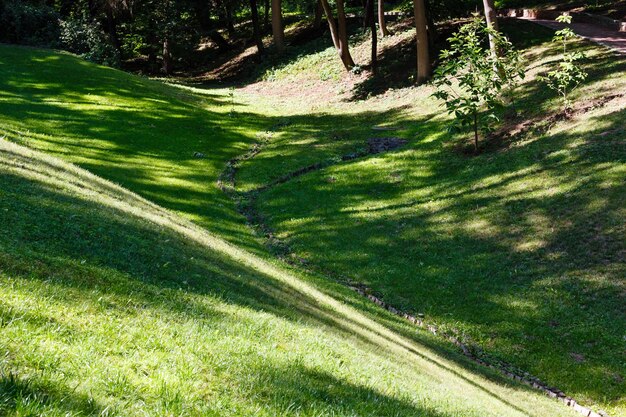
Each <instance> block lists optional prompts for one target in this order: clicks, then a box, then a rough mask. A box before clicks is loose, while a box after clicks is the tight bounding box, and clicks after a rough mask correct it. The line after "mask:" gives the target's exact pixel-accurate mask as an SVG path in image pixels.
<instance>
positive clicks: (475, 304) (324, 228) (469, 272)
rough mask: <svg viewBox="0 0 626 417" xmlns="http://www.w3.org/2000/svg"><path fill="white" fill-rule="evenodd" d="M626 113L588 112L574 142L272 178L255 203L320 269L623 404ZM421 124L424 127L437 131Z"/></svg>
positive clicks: (412, 157) (418, 151) (425, 147)
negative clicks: (273, 183) (621, 167)
mask: <svg viewBox="0 0 626 417" xmlns="http://www.w3.org/2000/svg"><path fill="white" fill-rule="evenodd" d="M624 117H626V113H625V112H624V111H623V110H621V111H616V112H614V113H612V114H610V115H609V116H603V117H602V118H600V119H595V118H591V119H590V120H589V121H588V123H589V126H595V127H592V128H591V129H589V130H588V131H587V132H586V133H585V136H583V137H584V140H583V141H582V143H578V142H575V141H574V138H580V137H581V136H580V134H570V133H568V132H561V133H556V134H552V135H549V136H547V137H544V138H542V139H539V140H536V141H534V142H531V143H529V144H526V145H523V146H518V147H517V148H513V149H510V150H508V151H507V152H505V153H499V154H485V155H483V156H480V157H476V158H472V159H469V158H465V157H462V156H458V155H457V156H455V155H450V154H448V153H447V152H445V151H444V152H442V150H441V148H440V143H439V142H438V141H433V142H413V143H412V144H411V147H412V148H413V149H414V150H415V151H414V152H412V151H399V152H397V153H396V154H393V155H392V154H389V155H387V156H383V157H378V156H376V157H372V159H376V158H382V161H381V162H382V163H378V164H376V165H371V166H368V165H367V164H366V163H365V161H363V163H359V162H358V161H357V162H355V163H351V164H346V165H345V166H343V168H339V169H337V168H333V169H332V170H331V171H332V172H326V171H321V172H318V173H315V174H308V175H306V176H303V177H300V178H299V179H298V180H297V181H296V182H294V183H292V184H290V183H286V184H283V185H280V186H277V187H276V188H274V189H272V190H270V191H268V192H267V194H264V195H262V196H261V198H260V200H259V208H260V210H261V212H262V213H263V214H264V215H266V216H267V218H268V219H269V223H270V225H271V226H272V227H273V228H274V229H275V230H276V231H277V232H279V233H281V235H283V236H287V244H289V245H290V246H291V247H292V248H294V250H295V252H296V253H297V254H298V255H299V256H303V257H304V258H305V259H307V260H309V261H310V262H311V263H312V264H313V265H316V266H320V267H322V268H323V269H324V271H333V272H334V273H335V275H336V276H338V277H342V278H343V277H346V278H350V279H352V280H356V281H359V282H362V283H364V284H366V285H368V286H370V287H372V288H374V290H377V291H378V292H379V294H381V295H382V296H383V297H384V298H385V300H386V301H388V302H390V303H391V304H393V305H395V306H397V307H402V308H404V309H406V310H409V311H415V312H422V313H426V315H427V317H430V318H432V319H434V320H435V321H436V322H440V323H443V324H444V326H450V327H452V328H455V327H457V328H460V329H461V332H465V331H467V332H469V334H470V335H471V336H473V337H476V338H478V339H483V338H486V339H483V340H484V342H483V346H485V347H486V348H487V350H489V351H491V352H496V353H497V354H499V355H500V357H504V358H505V359H507V360H510V361H512V362H514V363H515V364H516V365H518V366H520V367H521V368H522V369H525V370H528V371H530V372H531V373H533V374H535V375H537V376H539V377H540V378H542V379H545V380H546V381H547V382H548V383H550V384H554V385H556V386H558V387H559V388H561V389H564V390H566V392H568V393H569V394H570V395H574V396H577V395H583V396H589V397H590V398H593V399H594V400H597V401H602V400H605V399H607V398H609V399H610V401H618V400H619V399H620V398H621V396H622V395H623V390H622V383H621V382H620V381H622V378H623V377H624V376H623V369H622V367H621V362H620V348H619V346H620V343H621V342H620V337H621V336H620V335H621V329H622V328H623V326H624V320H623V318H624V315H623V285H624V281H623V279H622V278H620V277H623V276H624V274H625V273H626V270H624V264H623V256H624V253H626V246H625V242H624V238H623V233H624V229H623V222H621V220H620V218H621V216H620V210H621V208H622V207H623V206H624V204H626V201H625V200H624V196H626V186H625V185H624V182H623V181H620V179H619V175H620V174H619V171H618V170H617V171H616V169H615V166H616V165H615V164H619V163H623V162H624V161H626V148H624V134H625V133H626V132H624V130H623V120H624ZM429 123H433V122H423V123H421V124H420V127H421V128H422V129H425V130H427V131H434V130H437V129H439V128H440V127H439V126H437V127H434V128H433V129H430V128H429ZM431 127H432V126H431ZM606 132H612V133H611V134H612V135H613V136H606ZM573 143H576V147H575V148H573V149H572V144H573ZM565 149H571V150H570V151H569V152H568V153H564V152H563V150H565ZM391 161H393V162H391ZM375 166H376V167H377V168H376V169H374V167H375ZM330 175H332V176H333V177H336V181H334V182H332V183H328V182H327V181H325V178H327V177H328V176H330ZM550 190H553V191H554V192H552V191H550ZM293 225H297V226H293ZM600 300H601V301H600ZM581 357H582V358H583V359H580V358H581ZM577 358H578V359H577ZM545 361H549V364H547V363H546V362H545Z"/></svg>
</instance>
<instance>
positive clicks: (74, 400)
mask: <svg viewBox="0 0 626 417" xmlns="http://www.w3.org/2000/svg"><path fill="white" fill-rule="evenodd" d="M0 414H2V415H4V416H8V415H16V416H27V415H28V416H35V415H72V416H96V415H97V416H107V415H109V413H107V411H106V410H105V409H104V407H102V406H100V405H99V404H98V403H97V402H96V401H95V400H94V399H93V398H91V397H87V396H84V395H80V394H77V393H76V392H74V391H73V390H71V389H69V388H65V389H63V390H60V389H59V388H58V387H56V386H50V385H48V384H44V383H38V382H34V381H33V380H29V379H20V378H19V377H18V376H16V375H14V374H8V375H4V374H2V373H0Z"/></svg>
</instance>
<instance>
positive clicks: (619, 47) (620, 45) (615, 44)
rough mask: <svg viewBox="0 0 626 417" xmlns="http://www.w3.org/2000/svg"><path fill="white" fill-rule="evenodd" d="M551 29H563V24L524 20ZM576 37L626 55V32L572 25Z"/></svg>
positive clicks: (586, 25)
mask: <svg viewBox="0 0 626 417" xmlns="http://www.w3.org/2000/svg"><path fill="white" fill-rule="evenodd" d="M525 20H530V21H532V22H535V23H537V24H539V25H542V26H547V27H549V28H552V29H556V30H558V29H563V28H564V27H565V25H564V24H562V23H558V22H555V21H553V20H547V19H525ZM571 28H572V30H573V31H574V32H576V34H577V35H579V36H581V37H583V38H585V39H587V40H590V41H592V42H595V43H598V44H600V45H604V46H606V47H608V48H610V49H612V50H614V51H615V52H616V53H618V54H620V55H626V32H617V31H615V30H611V29H607V28H604V27H602V26H598V25H594V24H591V23H572V25H571Z"/></svg>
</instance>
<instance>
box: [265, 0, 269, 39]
mask: <svg viewBox="0 0 626 417" xmlns="http://www.w3.org/2000/svg"><path fill="white" fill-rule="evenodd" d="M263 12H264V13H265V15H264V16H263V31H264V32H267V31H268V30H269V28H270V0H264V1H263Z"/></svg>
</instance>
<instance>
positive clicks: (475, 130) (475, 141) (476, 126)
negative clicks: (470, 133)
mask: <svg viewBox="0 0 626 417" xmlns="http://www.w3.org/2000/svg"><path fill="white" fill-rule="evenodd" d="M474 152H476V153H478V115H477V114H476V112H474Z"/></svg>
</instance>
